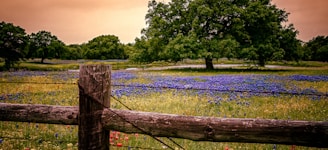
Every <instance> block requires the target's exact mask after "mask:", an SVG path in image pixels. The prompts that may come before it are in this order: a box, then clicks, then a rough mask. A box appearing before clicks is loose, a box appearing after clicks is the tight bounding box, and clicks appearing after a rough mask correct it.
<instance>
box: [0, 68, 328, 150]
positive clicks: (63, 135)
mask: <svg viewBox="0 0 328 150" xmlns="http://www.w3.org/2000/svg"><path fill="white" fill-rule="evenodd" d="M37 65H39V64H37ZM48 66H49V64H48ZM37 67H40V66H37ZM118 68H119V67H118ZM239 73H244V74H254V73H256V74H258V73H259V74H277V75H291V74H300V73H304V74H320V73H321V74H325V75H327V74H328V73H327V70H325V69H321V70H320V69H316V68H314V69H309V68H307V70H296V71H295V70H278V71H277V70H267V71H266V70H264V71H263V70H262V71H261V70H257V71H254V70H253V71H247V70H246V71H243V72H241V71H240V70H238V69H235V70H234V69H226V70H214V71H206V70H196V69H185V70H166V71H147V72H146V71H141V72H137V75H138V78H137V79H133V80H131V81H129V82H134V83H147V82H150V81H148V80H146V79H145V78H143V76H146V75H148V74H156V75H161V76H167V75H175V76H190V75H194V76H196V75H209V76H210V75H216V74H232V75H233V74H239ZM54 74H55V73H54ZM0 81H3V82H5V81H11V82H13V81H14V82H15V81H19V82H26V81H28V82H40V83H52V82H57V83H58V82H60V83H62V82H67V83H76V82H77V80H76V79H73V80H60V79H58V78H53V77H51V76H47V77H40V76H33V77H22V78H13V77H10V76H6V75H3V76H1V77H0ZM121 82H122V83H125V81H121ZM282 82H283V81H282ZM292 84H294V85H297V86H298V87H300V88H307V87H313V88H315V89H317V90H318V91H322V92H327V91H328V83H327V82H306V81H293V83H292ZM0 93H1V94H2V95H9V94H17V93H23V94H24V95H23V96H18V97H17V99H16V100H8V99H5V100H0V102H5V103H23V104H49V105H63V106H77V105H78V87H77V85H76V84H20V83H1V84H0ZM223 98H224V96H223ZM119 100H120V101H122V102H123V103H124V104H126V105H127V106H129V107H130V108H132V109H133V110H138V111H150V112H160V113H171V114H181V115H191V116H214V117H221V118H223V117H229V118H230V117H234V118H265V119H290V120H309V121H327V120H328V118H327V116H328V111H327V108H328V99H327V98H324V99H321V100H316V101H314V100H309V99H308V98H307V97H306V96H287V95H285V96H284V95H282V96H267V97H251V98H248V99H243V100H241V101H240V102H242V103H241V104H237V101H228V100H223V101H222V102H221V103H220V104H209V103H208V100H211V97H206V96H197V95H195V94H193V93H192V91H186V93H179V92H177V91H176V90H172V89H171V90H166V91H165V92H162V93H150V94H147V95H142V96H129V97H127V96H123V97H121V98H119ZM246 103H248V104H249V105H246ZM111 107H112V108H116V109H126V108H124V107H123V106H122V105H121V104H119V103H118V102H117V101H115V100H112V101H111ZM77 130H78V129H77V126H64V125H52V124H37V123H20V122H6V121H1V122H0V138H1V139H2V143H1V144H0V149H3V150H7V149H19V150H22V149H24V148H31V149H35V150H37V149H49V150H57V149H58V150H59V149H77V139H78V137H77V132H78V131H77ZM112 136H113V138H112V141H111V143H112V144H114V145H117V143H122V144H123V146H130V147H142V148H154V149H163V145H162V144H160V143H159V142H157V141H155V140H153V139H152V138H151V137H149V136H147V135H141V134H140V135H135V134H124V133H120V134H119V135H116V134H115V135H113V134H112ZM116 137H117V139H116ZM126 137H127V138H128V140H126ZM161 139H162V140H163V141H165V142H166V143H170V142H169V141H168V140H167V139H166V138H161ZM175 140H176V141H177V142H178V143H179V144H181V145H182V146H183V147H184V148H185V149H188V150H202V149H204V150H208V149H213V150H216V149H225V148H226V147H228V148H229V149H230V150H231V149H234V150H236V149H273V144H251V143H224V142H216V143H213V142H194V141H190V140H184V139H175ZM170 145H171V146H173V147H177V146H174V145H172V144H170ZM290 148H291V146H286V145H277V149H286V150H287V149H290ZM111 149H127V147H123V148H122V147H116V146H111ZM296 149H317V148H308V147H301V146H297V147H296Z"/></svg>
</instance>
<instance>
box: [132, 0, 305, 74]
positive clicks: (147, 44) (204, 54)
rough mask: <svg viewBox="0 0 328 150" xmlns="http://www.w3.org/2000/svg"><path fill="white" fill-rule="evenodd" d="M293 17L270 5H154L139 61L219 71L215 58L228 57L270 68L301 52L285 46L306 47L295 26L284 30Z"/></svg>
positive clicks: (192, 0)
mask: <svg viewBox="0 0 328 150" xmlns="http://www.w3.org/2000/svg"><path fill="white" fill-rule="evenodd" d="M287 17H288V13H286V12H285V11H284V10H281V9H278V8H277V7H276V6H275V5H273V4H271V1H270V0H172V1H171V2H169V3H163V2H157V1H156V0H151V1H149V3H148V13H147V15H146V23H147V27H146V28H145V29H143V31H142V33H143V37H141V38H140V39H137V40H136V45H137V47H136V48H137V49H138V50H139V53H138V54H137V55H136V57H137V58H139V59H136V60H139V61H155V60H170V61H179V60H181V59H184V58H204V59H205V62H206V67H207V68H208V69H213V63H212V60H213V59H214V58H222V57H227V58H243V59H248V60H253V61H257V64H259V65H260V66H264V65H265V62H266V61H269V60H280V59H283V58H284V56H285V54H286V53H288V54H292V53H294V51H296V48H295V47H290V45H291V44H287V43H283V42H284V41H286V40H288V41H292V44H294V45H297V43H300V41H298V40H296V35H297V31H296V30H295V29H294V28H293V26H292V25H289V26H283V25H282V24H283V23H285V22H286V21H287ZM138 42H143V43H144V44H143V46H140V44H138ZM146 55H147V58H148V59H140V58H145V56H146Z"/></svg>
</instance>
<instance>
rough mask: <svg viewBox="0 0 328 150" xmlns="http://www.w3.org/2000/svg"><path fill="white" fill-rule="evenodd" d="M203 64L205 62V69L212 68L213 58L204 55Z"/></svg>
mask: <svg viewBox="0 0 328 150" xmlns="http://www.w3.org/2000/svg"><path fill="white" fill-rule="evenodd" d="M205 64H206V69H208V70H213V69H214V66H213V58H209V57H206V58H205Z"/></svg>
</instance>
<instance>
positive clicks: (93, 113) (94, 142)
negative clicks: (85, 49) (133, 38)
mask: <svg viewBox="0 0 328 150" xmlns="http://www.w3.org/2000/svg"><path fill="white" fill-rule="evenodd" d="M110 74H111V66H109V65H81V66H80V78H79V82H78V84H79V97H80V98H79V116H78V122H79V132H78V134H79V143H78V145H79V146H78V147H79V150H108V149H109V131H108V130H105V129H104V128H103V125H102V122H101V115H102V112H103V109H104V108H109V106H110V101H109V98H110V95H111V89H110V81H111V75H110Z"/></svg>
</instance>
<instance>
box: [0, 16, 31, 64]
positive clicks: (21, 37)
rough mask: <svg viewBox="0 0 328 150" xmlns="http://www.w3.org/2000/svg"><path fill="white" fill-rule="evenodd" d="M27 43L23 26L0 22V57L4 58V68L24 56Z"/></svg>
mask: <svg viewBox="0 0 328 150" xmlns="http://www.w3.org/2000/svg"><path fill="white" fill-rule="evenodd" d="M27 44H28V38H27V36H26V33H25V30H24V29H23V28H21V27H19V26H15V25H13V24H12V23H5V22H1V23H0V57H1V58H3V59H4V60H5V68H6V69H9V68H10V67H12V66H13V65H14V64H15V63H16V62H17V61H19V60H21V59H23V58H24V57H25V50H26V49H25V48H26V45H27Z"/></svg>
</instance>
